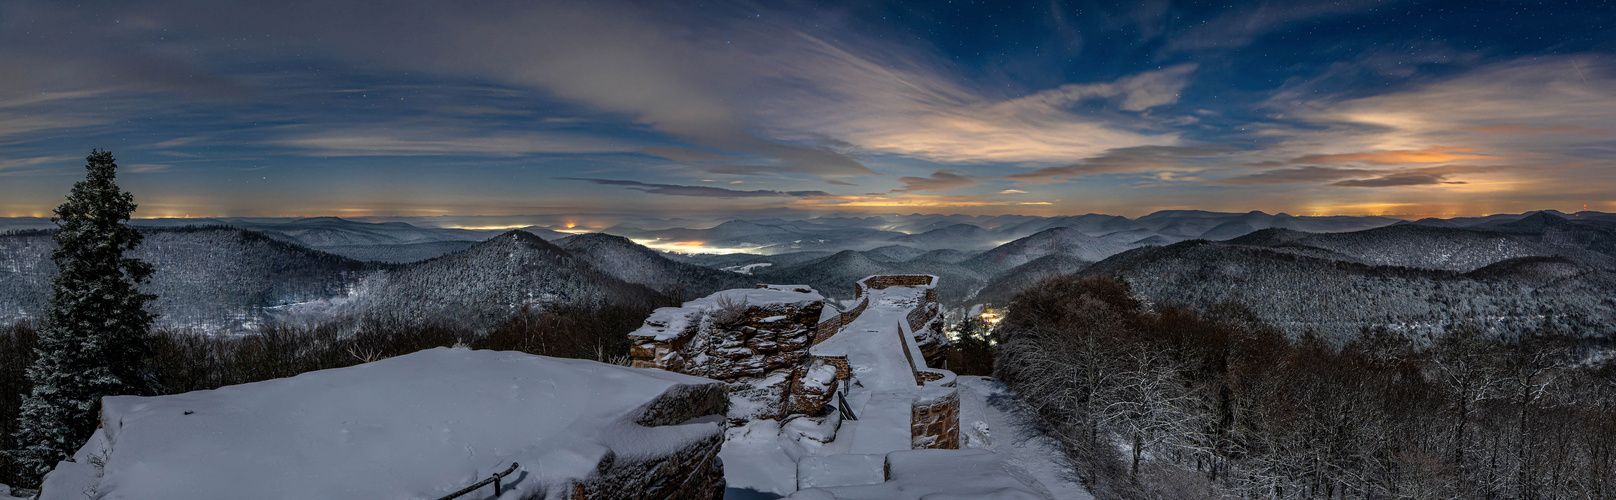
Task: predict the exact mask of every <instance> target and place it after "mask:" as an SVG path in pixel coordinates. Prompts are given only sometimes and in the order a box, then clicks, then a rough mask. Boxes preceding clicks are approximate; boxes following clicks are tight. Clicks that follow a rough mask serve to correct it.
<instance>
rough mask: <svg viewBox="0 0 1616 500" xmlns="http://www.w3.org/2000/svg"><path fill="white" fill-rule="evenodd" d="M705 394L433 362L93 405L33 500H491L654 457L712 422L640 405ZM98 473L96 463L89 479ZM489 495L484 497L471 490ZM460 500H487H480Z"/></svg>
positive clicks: (442, 359)
mask: <svg viewBox="0 0 1616 500" xmlns="http://www.w3.org/2000/svg"><path fill="white" fill-rule="evenodd" d="M713 384H717V382H714V381H712V380H708V379H704V378H699V377H692V376H688V375H682V374H678V373H673V372H666V371H661V370H642V369H634V368H626V367H620V366H614V365H608V364H603V363H596V362H593V361H584V360H569V359H558V358H549V357H544V356H533V355H528V354H523V353H517V352H497V351H473V350H466V349H449V348H438V349H432V350H427V351H421V352H417V353H414V354H409V355H405V356H399V357H395V358H391V359H386V360H382V361H377V362H374V363H367V364H363V365H359V366H354V367H349V368H340V369H333V370H323V371H317V372H310V373H305V374H302V375H298V376H296V377H291V378H284V379H276V380H270V381H265V382H258V383H253V384H244V385H238V386H230V387H225V388H222V389H218V390H212V391H197V392H191V393H186V394H179V395H173V396H160V397H133V396H117V397H110V398H106V399H105V400H104V407H105V408H104V410H103V418H102V421H103V425H104V428H103V429H101V430H98V431H97V432H96V434H95V436H94V437H93V438H91V440H90V442H89V443H87V444H86V445H85V447H84V450H81V451H80V452H79V454H78V455H77V460H75V461H74V462H63V463H62V465H61V466H59V467H58V468H57V469H56V470H55V471H54V472H52V473H51V474H50V475H49V476H47V478H46V481H45V488H44V492H45V498H47V499H79V498H84V497H85V494H86V492H93V493H94V495H92V496H93V497H94V498H105V499H109V500H111V499H163V500H184V499H197V500H214V499H220V498H232V499H255V498H262V499H282V498H299V499H322V498H329V499H352V498H398V499H423V498H438V497H441V496H443V495H446V494H448V493H451V492H454V491H455V490H458V489H460V488H462V487H464V486H467V485H469V484H472V483H474V482H476V481H478V480H480V479H483V478H486V477H488V476H489V474H490V473H492V472H495V471H501V470H504V469H506V468H507V467H508V466H509V465H510V464H511V463H513V462H516V463H520V464H521V468H520V470H518V471H517V472H516V473H514V474H512V475H510V476H508V477H507V478H506V479H505V481H504V486H505V487H506V488H507V489H508V490H507V491H512V492H513V493H509V494H506V495H503V496H501V497H500V498H524V496H525V495H531V494H534V493H537V492H540V491H546V490H549V491H550V492H551V493H552V495H559V494H560V493H559V492H558V491H556V490H559V489H561V488H557V487H556V486H559V485H562V484H565V483H567V482H569V481H573V480H579V479H582V478H585V477H587V476H589V475H590V474H591V473H593V472H594V471H595V470H596V467H597V466H598V465H599V464H600V462H601V460H602V458H603V457H607V456H608V455H612V456H615V457H616V460H618V461H620V462H622V461H630V460H635V459H638V458H647V457H658V456H665V455H667V454H669V453H670V452H671V451H674V450H680V449H684V448H685V447H687V446H692V444H693V443H699V442H702V441H705V440H709V439H713V438H715V437H716V436H715V434H716V433H718V432H721V427H720V424H721V422H722V417H721V416H719V415H714V416H712V417H709V418H703V419H696V420H692V421H689V422H685V423H683V424H675V425H664V426H656V427H646V426H643V425H640V424H638V423H636V422H639V421H642V419H644V418H647V417H646V414H647V411H648V408H650V403H651V402H652V401H654V400H657V399H658V398H663V397H669V396H674V397H677V396H678V395H679V394H681V393H684V391H692V390H697V389H699V388H701V387H710V386H712V385H713ZM97 463H104V464H105V465H104V467H98V466H97V465H96V464H97ZM483 491H485V492H491V491H492V489H491V487H485V488H484V490H483ZM471 498H488V496H487V495H486V494H484V495H479V496H474V497H471Z"/></svg>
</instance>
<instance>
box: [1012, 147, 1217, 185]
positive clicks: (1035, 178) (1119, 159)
mask: <svg viewBox="0 0 1616 500" xmlns="http://www.w3.org/2000/svg"><path fill="white" fill-rule="evenodd" d="M1235 152H1236V150H1234V149H1232V148H1228V147H1223V146H1195V147H1177V146H1135V147H1128V148H1117V149H1112V150H1108V151H1105V152H1104V153H1103V154H1100V155H1098V156H1094V157H1091V158H1086V159H1084V160H1082V161H1079V162H1077V163H1073V164H1071V165H1062V166H1058V167H1045V168H1040V169H1037V170H1032V171H1028V172H1019V173H1014V174H1010V175H1006V176H1005V177H1006V178H1008V179H1015V180H1020V181H1029V182H1052V181H1057V180H1061V179H1069V178H1075V177H1082V176H1085V175H1095V174H1117V173H1132V172H1149V171H1154V170H1181V171H1182V170H1199V169H1203V168H1207V167H1208V166H1209V163H1208V162H1209V161H1210V160H1213V159H1217V158H1220V157H1226V156H1229V155H1231V154H1232V153H1235Z"/></svg>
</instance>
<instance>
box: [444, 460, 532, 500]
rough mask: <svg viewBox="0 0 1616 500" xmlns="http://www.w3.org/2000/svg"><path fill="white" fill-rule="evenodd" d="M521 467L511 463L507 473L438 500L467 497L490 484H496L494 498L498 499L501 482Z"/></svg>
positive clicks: (497, 473) (500, 473) (489, 477)
mask: <svg viewBox="0 0 1616 500" xmlns="http://www.w3.org/2000/svg"><path fill="white" fill-rule="evenodd" d="M520 466H521V465H520V464H517V463H516V462H511V467H510V468H509V469H505V472H495V473H494V475H492V476H488V479H484V480H482V481H477V483H476V484H473V485H471V486H467V487H465V488H464V489H461V490H460V491H456V492H454V493H450V494H449V496H446V497H443V498H439V499H438V500H451V499H453V498H457V497H459V496H461V495H465V494H467V493H471V492H473V491H477V488H481V487H483V486H486V485H488V483H494V496H496V497H498V496H499V494H500V491H499V490H500V487H499V480H500V479H503V478H505V476H509V475H511V473H512V472H516V468H517V467H520Z"/></svg>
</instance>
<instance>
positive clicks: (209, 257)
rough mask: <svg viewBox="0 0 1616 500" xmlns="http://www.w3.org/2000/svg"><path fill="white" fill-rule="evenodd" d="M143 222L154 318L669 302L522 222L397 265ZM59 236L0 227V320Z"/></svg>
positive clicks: (184, 323)
mask: <svg viewBox="0 0 1616 500" xmlns="http://www.w3.org/2000/svg"><path fill="white" fill-rule="evenodd" d="M141 231H142V233H143V234H145V242H144V243H143V244H142V245H141V246H140V247H139V248H138V249H136V250H135V251H134V252H133V254H132V256H133V257H136V258H139V259H142V260H145V261H147V262H150V263H151V264H152V265H153V267H154V268H155V272H154V273H153V275H152V280H151V283H150V284H148V285H146V286H145V287H144V290H146V291H147V292H148V293H153V294H155V295H157V300H156V301H155V302H153V304H152V306H151V307H152V310H153V312H155V313H156V314H157V318H158V326H160V327H169V328H181V329H193V330H197V331H203V332H241V331H248V330H252V329H253V328H255V327H256V325H259V324H263V323H265V322H269V321H276V320H286V319H294V318H295V319H297V320H300V321H328V320H332V319H334V318H337V317H348V318H372V319H379V320H386V321H390V322H393V323H394V324H398V325H405V326H408V325H418V324H428V323H439V324H441V323H455V324H457V325H460V326H466V327H471V328H481V327H483V326H486V325H488V324H492V322H494V321H498V320H501V319H504V318H507V317H509V315H510V314H511V313H512V312H513V311H515V310H518V309H520V308H521V306H523V305H531V306H535V307H539V308H545V307H550V306H583V307H595V306H600V305H605V304H615V305H631V306H656V305H663V304H666V303H668V302H669V299H668V298H667V297H666V296H664V295H663V294H661V293H658V292H656V291H654V290H651V289H649V288H647V287H645V286H642V285H638V284H631V283H627V282H624V281H623V280H621V279H618V278H617V277H615V276H613V275H612V274H611V273H608V272H606V271H604V270H601V269H599V268H597V267H596V266H595V265H593V264H592V263H591V262H590V261H589V260H588V259H584V258H579V257H577V256H574V255H572V254H570V253H568V252H567V251H565V250H563V249H561V248H559V247H556V246H555V245H552V244H550V243H548V242H545V241H544V240H543V239H541V238H539V237H537V236H534V235H532V234H530V233H526V232H521V231H512V232H509V233H506V234H503V235H501V236H499V237H495V238H493V239H490V240H488V241H485V242H482V243H479V244H477V245H474V246H472V247H470V248H467V249H464V250H461V251H458V252H454V253H450V254H448V255H445V256H442V257H439V258H435V259H430V260H426V261H421V262H415V263H411V264H404V265H388V264H376V263H362V262H359V261H356V260H353V259H349V258H346V257H341V256H337V255H333V254H329V253H326V252H322V251H319V250H313V249H310V248H307V247H304V246H301V245H298V244H296V243H290V242H287V241H283V240H282V239H278V238H273V237H270V236H266V235H264V234H261V233H258V232H255V231H248V230H242V229H236V228H231V227H223V226H208V227H171V228H142V229H141ZM630 245H632V243H630ZM636 246H637V245H636ZM54 248H55V243H54V242H52V241H51V238H50V233H49V232H47V231H19V232H12V233H8V234H4V235H0V324H5V323H11V322H14V321H17V320H19V319H23V318H38V317H40V316H41V314H42V313H43V311H44V308H45V305H46V303H47V302H48V301H49V299H50V294H51V288H50V279H51V276H52V275H54V274H55V272H56V268H55V265H54V264H53V263H51V261H50V252H51V250H53V249H54ZM641 248H643V247H641ZM670 264H672V263H671V262H670ZM678 266H684V265H678ZM678 266H675V267H678ZM690 267H694V266H690ZM698 269H699V268H698ZM633 274H634V273H633V271H632V270H630V271H627V272H626V274H625V275H633ZM698 274H701V275H707V276H708V277H709V278H712V279H713V280H714V281H717V280H719V279H720V278H721V277H726V276H725V275H728V274H731V273H724V272H722V271H716V270H706V269H700V271H699V272H698ZM734 276H735V278H742V276H740V275H734ZM678 279H679V278H677V277H673V278H669V279H668V280H665V281H677V280H678ZM740 281H745V280H737V281H736V282H737V283H739V282H740ZM698 283H699V282H698ZM728 285H729V283H727V282H725V283H714V284H713V285H712V286H726V287H727V286H728Z"/></svg>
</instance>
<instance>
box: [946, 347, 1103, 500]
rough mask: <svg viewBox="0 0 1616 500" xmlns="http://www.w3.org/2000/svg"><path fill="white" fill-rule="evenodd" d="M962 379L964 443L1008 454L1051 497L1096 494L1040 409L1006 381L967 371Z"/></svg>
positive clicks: (1074, 499) (1064, 499)
mask: <svg viewBox="0 0 1616 500" xmlns="http://www.w3.org/2000/svg"><path fill="white" fill-rule="evenodd" d="M958 384H959V387H960V437H961V443H960V446H961V447H963V448H972V449H984V450H992V451H995V452H998V453H1000V454H1001V455H1004V465H1005V467H1006V468H1007V469H1008V470H1011V471H1012V474H1013V475H1017V476H1018V477H1020V478H1021V479H1022V481H1023V482H1025V483H1027V485H1028V486H1032V487H1035V488H1040V489H1041V490H1042V492H1045V493H1047V494H1048V495H1049V497H1050V498H1058V499H1061V500H1068V499H1069V500H1085V499H1091V498H1094V497H1093V496H1092V495H1089V492H1088V491H1087V490H1084V489H1083V485H1082V483H1081V479H1080V478H1078V477H1077V475H1076V472H1075V471H1076V470H1077V469H1076V467H1075V466H1074V465H1073V464H1072V463H1071V461H1069V460H1067V459H1066V455H1065V454H1064V453H1063V452H1062V451H1061V447H1060V443H1058V442H1056V441H1055V438H1052V437H1049V435H1047V434H1045V433H1044V432H1043V430H1042V429H1041V428H1040V426H1039V424H1038V417H1037V415H1033V413H1032V410H1031V409H1030V408H1027V405H1026V403H1023V402H1022V401H1021V400H1020V399H1016V397H1015V395H1014V393H1011V392H1010V389H1009V388H1007V387H1005V386H1004V383H1002V382H999V381H998V380H995V379H993V378H989V377H971V376H962V377H960V378H959V379H958Z"/></svg>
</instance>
